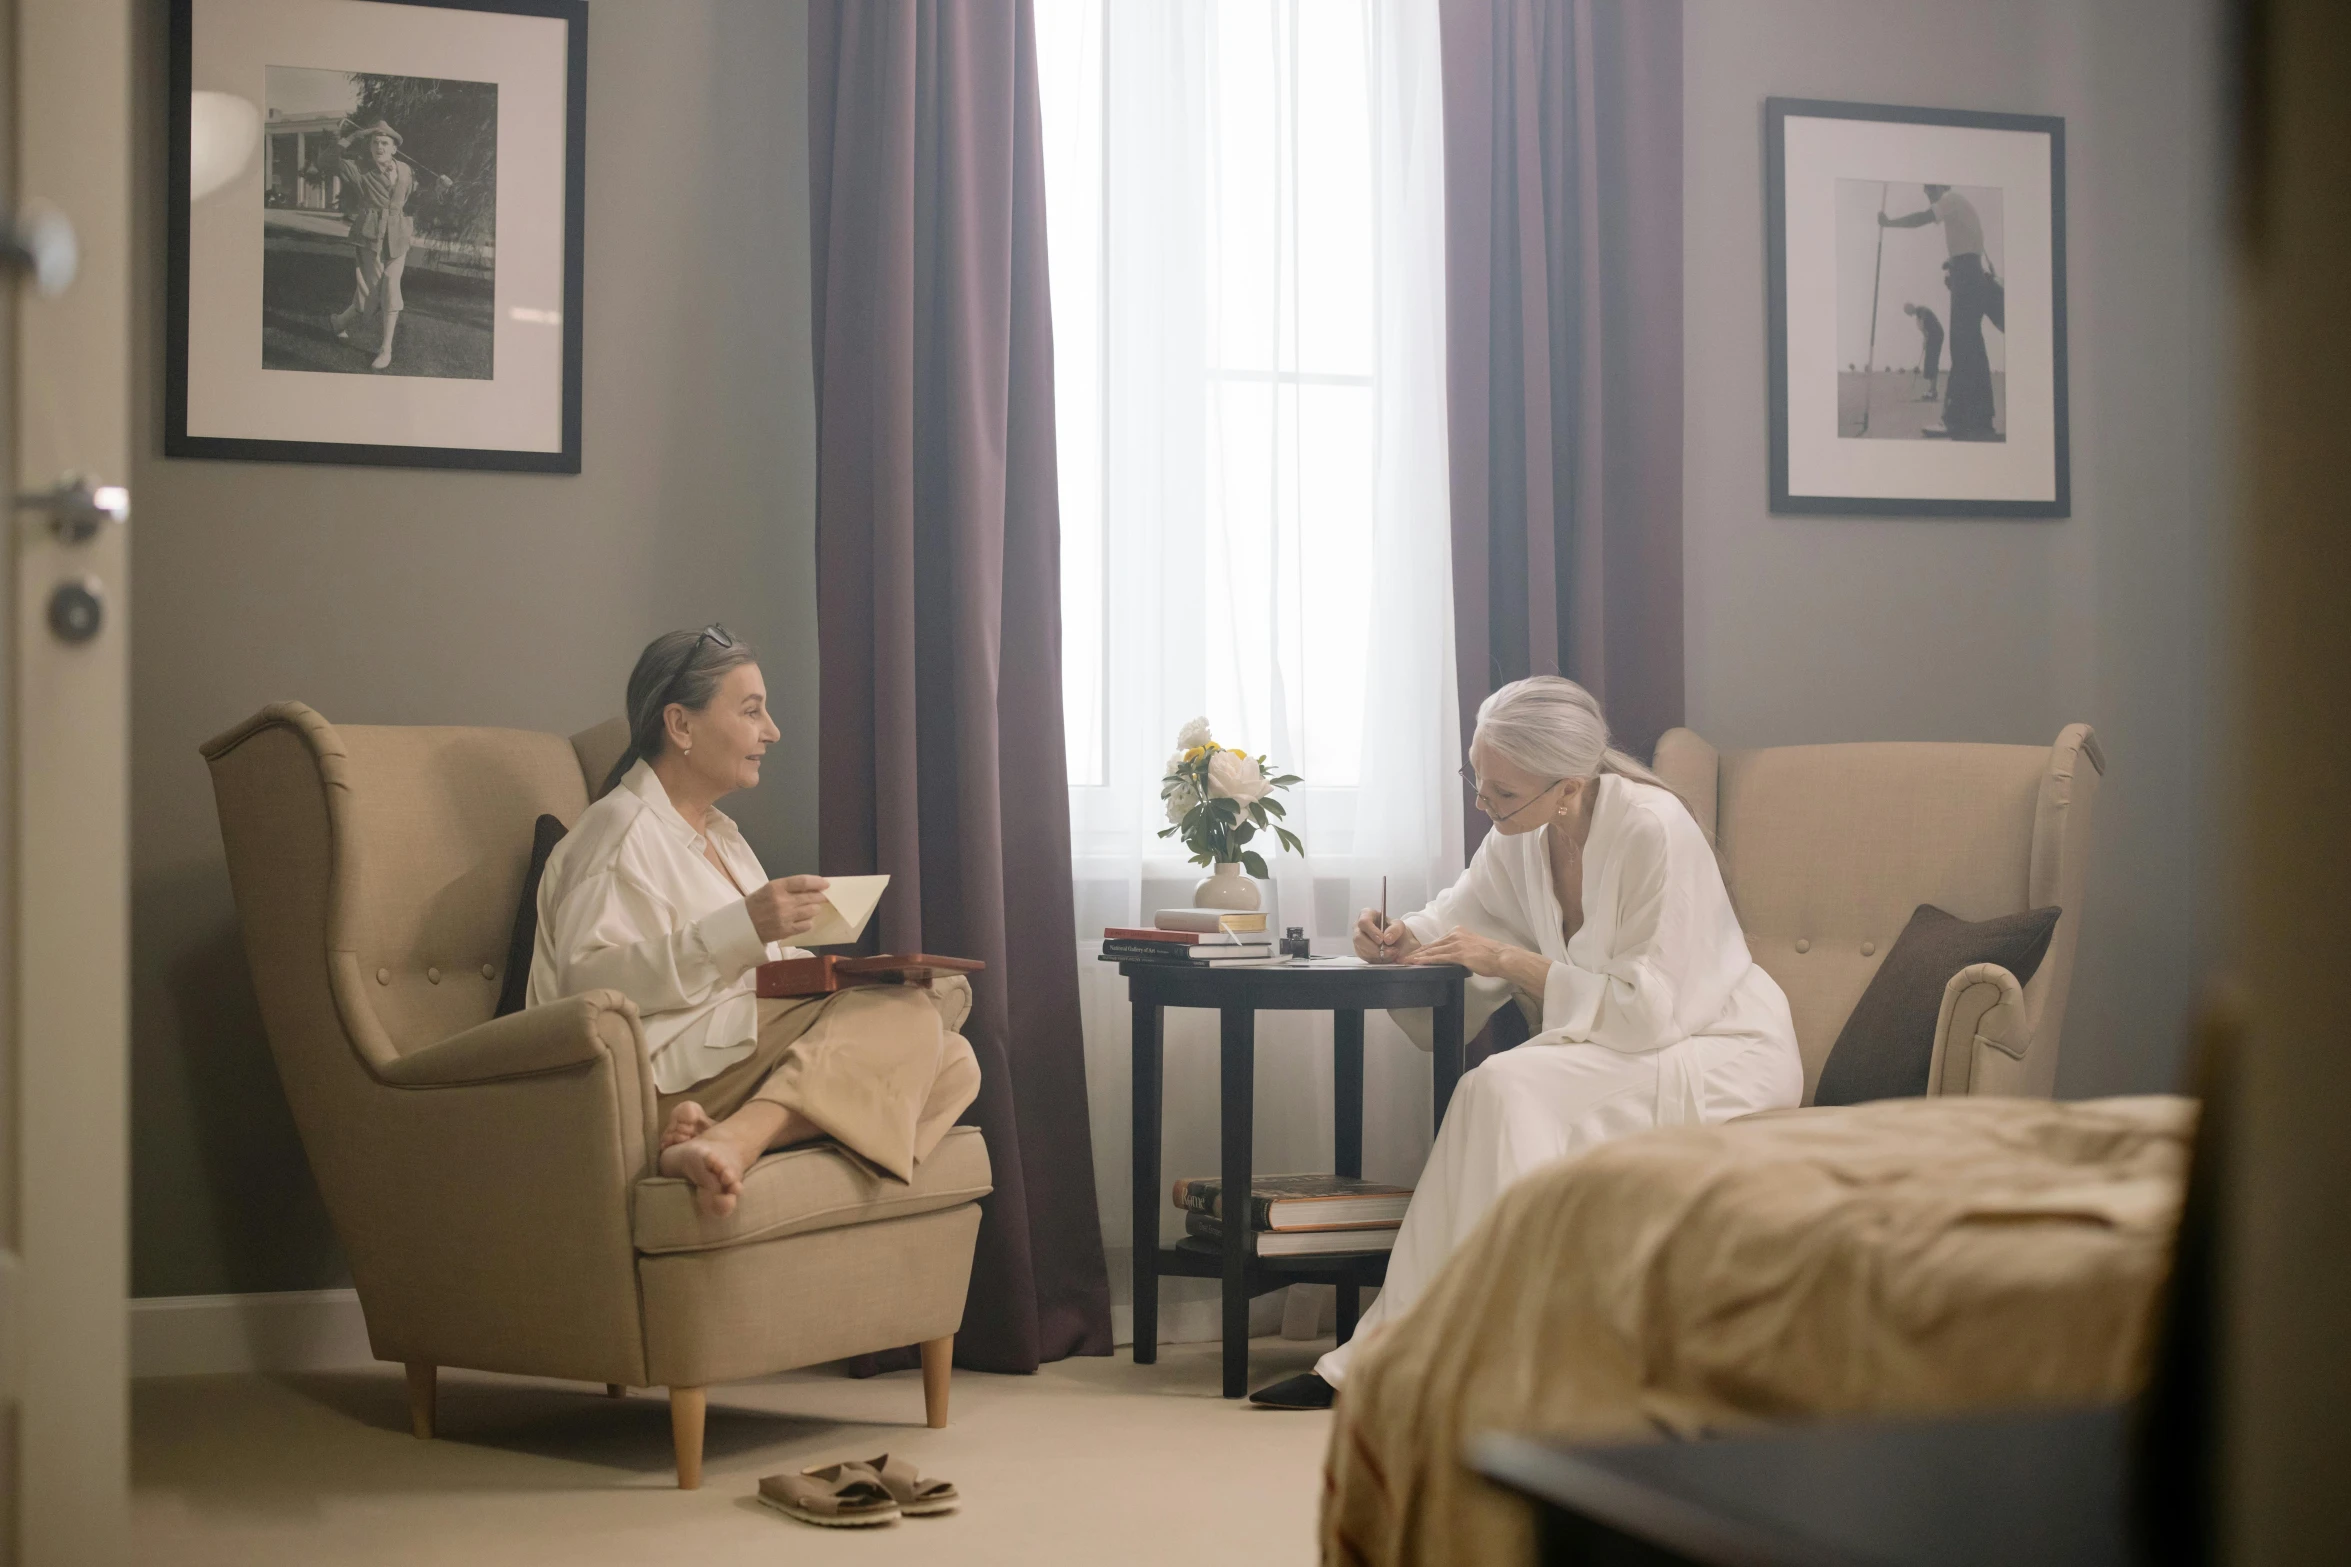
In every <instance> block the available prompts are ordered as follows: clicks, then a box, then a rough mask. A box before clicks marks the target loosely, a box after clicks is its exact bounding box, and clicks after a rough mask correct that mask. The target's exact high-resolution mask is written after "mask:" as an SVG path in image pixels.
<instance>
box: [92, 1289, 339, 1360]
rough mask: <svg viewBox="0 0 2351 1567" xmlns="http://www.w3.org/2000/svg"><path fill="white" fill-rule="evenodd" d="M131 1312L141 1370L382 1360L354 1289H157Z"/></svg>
mask: <svg viewBox="0 0 2351 1567" xmlns="http://www.w3.org/2000/svg"><path fill="white" fill-rule="evenodd" d="M130 1318H131V1375H132V1376H134V1377H187V1376H209V1375H217V1374H220V1373H223V1372H235V1371H342V1370H348V1369H350V1368H351V1367H354V1366H372V1365H374V1364H376V1358H375V1355H374V1354H373V1353H372V1352H371V1351H370V1350H369V1349H368V1346H367V1322H366V1319H365V1318H363V1317H362V1316H361V1315H360V1312H359V1295H358V1293H357V1292H356V1291H354V1290H347V1289H340V1290H288V1291H286V1292H284V1293H282V1294H273V1295H151V1296H145V1297H140V1298H134V1299H133V1300H132V1301H131V1303H130Z"/></svg>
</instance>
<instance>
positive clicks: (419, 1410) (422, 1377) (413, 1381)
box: [408, 1360, 440, 1442]
mask: <svg viewBox="0 0 2351 1567" xmlns="http://www.w3.org/2000/svg"><path fill="white" fill-rule="evenodd" d="M437 1370H438V1368H436V1367H435V1366H434V1365H433V1363H432V1362H431V1361H429V1360H412V1361H410V1362H408V1428H409V1429H410V1430H411V1431H414V1432H415V1433H416V1439H417V1440H418V1441H420V1442H429V1441H431V1440H432V1439H433V1405H434V1402H435V1395H436V1394H437V1393H438V1392H439V1390H440V1389H439V1383H438V1381H437V1377H436V1373H437Z"/></svg>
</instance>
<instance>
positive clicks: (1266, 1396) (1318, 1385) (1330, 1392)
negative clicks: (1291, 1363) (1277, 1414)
mask: <svg viewBox="0 0 2351 1567" xmlns="http://www.w3.org/2000/svg"><path fill="white" fill-rule="evenodd" d="M1338 1396H1339V1390H1338V1389H1337V1388H1335V1387H1333V1386H1331V1385H1330V1384H1329V1383H1328V1382H1325V1381H1324V1380H1323V1379H1322V1378H1320V1377H1318V1376H1316V1375H1315V1374H1314V1373H1313V1372H1311V1371H1301V1372H1299V1373H1298V1374H1297V1375H1296V1376H1294V1377H1285V1378H1283V1379H1282V1380H1281V1381H1279V1382H1276V1383H1274V1384H1273V1385H1272V1386H1271V1387H1261V1388H1259V1389H1258V1390H1257V1391H1256V1392H1254V1393H1252V1394H1250V1395H1249V1402H1250V1403H1252V1404H1263V1405H1264V1406H1265V1407H1266V1408H1268V1409H1328V1408H1330V1407H1331V1400H1332V1399H1334V1398H1337V1397H1338Z"/></svg>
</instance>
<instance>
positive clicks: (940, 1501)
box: [864, 1453, 963, 1518]
mask: <svg viewBox="0 0 2351 1567" xmlns="http://www.w3.org/2000/svg"><path fill="white" fill-rule="evenodd" d="M864 1467H865V1468H867V1469H870V1470H872V1471H873V1473H874V1474H875V1475H876V1476H877V1477H879V1478H880V1480H881V1482H882V1484H884V1485H886V1486H888V1487H889V1488H890V1499H891V1500H892V1501H894V1502H896V1503H897V1504H898V1511H900V1512H902V1513H904V1514H905V1515H906V1516H907V1517H909V1518H924V1517H928V1516H930V1515H931V1514H933V1513H951V1512H953V1511H955V1509H956V1507H957V1506H958V1505H959V1504H960V1503H961V1502H962V1501H963V1498H962V1496H960V1495H959V1494H957V1492H956V1489H955V1482H954V1481H952V1480H926V1479H924V1478H923V1477H922V1476H921V1475H919V1474H917V1473H916V1472H915V1469H914V1465H912V1464H910V1463H908V1462H907V1461H906V1460H905V1459H903V1458H892V1457H891V1456H890V1455H889V1454H887V1453H884V1454H883V1455H882V1456H881V1457H879V1458H869V1459H867V1460H866V1461H865V1465H864Z"/></svg>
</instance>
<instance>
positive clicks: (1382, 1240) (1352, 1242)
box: [1184, 1213, 1396, 1257]
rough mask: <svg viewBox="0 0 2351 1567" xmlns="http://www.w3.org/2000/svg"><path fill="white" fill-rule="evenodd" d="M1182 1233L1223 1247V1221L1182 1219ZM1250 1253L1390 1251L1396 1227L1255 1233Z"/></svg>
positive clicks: (1305, 1254) (1307, 1254) (1323, 1254)
mask: <svg viewBox="0 0 2351 1567" xmlns="http://www.w3.org/2000/svg"><path fill="white" fill-rule="evenodd" d="M1184 1233H1185V1234H1186V1235H1189V1236H1191V1237H1192V1238H1193V1239H1195V1240H1202V1241H1207V1242H1208V1243H1210V1244H1211V1245H1215V1246H1222V1245H1223V1244H1224V1224H1223V1221H1221V1220H1218V1219H1212V1218H1210V1217H1209V1216H1208V1215H1207V1214H1205V1213H1187V1214H1185V1215H1184ZM1250 1243H1251V1244H1250V1250H1252V1251H1254V1252H1256V1253H1257V1255H1258V1256H1260V1257H1331V1256H1343V1255H1345V1254H1347V1253H1349V1252H1366V1251H1393V1250H1395V1249H1396V1226H1394V1225H1393V1224H1368V1225H1360V1226H1354V1227H1350V1228H1347V1229H1340V1230H1254V1231H1251V1232H1250Z"/></svg>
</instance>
